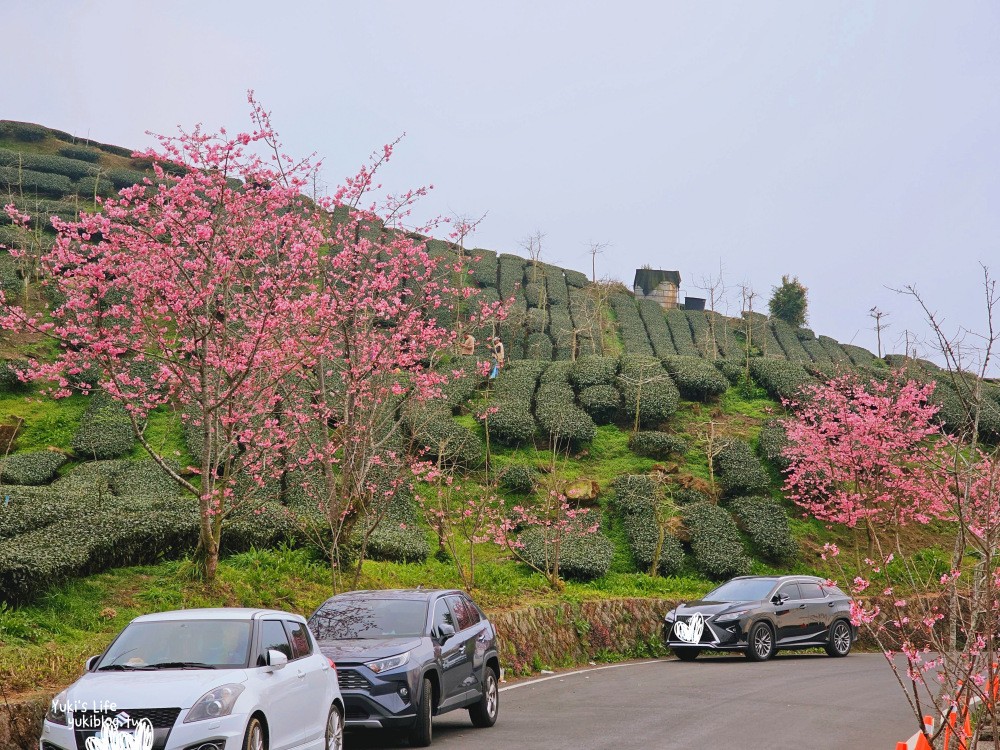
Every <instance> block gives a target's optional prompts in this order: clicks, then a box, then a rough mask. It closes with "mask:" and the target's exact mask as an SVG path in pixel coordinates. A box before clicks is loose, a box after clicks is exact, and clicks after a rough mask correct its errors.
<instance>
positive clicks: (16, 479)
mask: <svg viewBox="0 0 1000 750" xmlns="http://www.w3.org/2000/svg"><path fill="white" fill-rule="evenodd" d="M64 463H66V456H64V455H63V454H62V453H56V452H54V451H33V452H31V453H15V454H14V455H12V456H9V457H8V458H7V460H6V461H4V464H3V470H2V471H0V482H3V483H5V484H26V485H38V484H47V483H48V482H51V481H52V480H53V479H54V478H55V476H56V472H57V471H58V470H59V467H60V466H62V465H63V464H64Z"/></svg>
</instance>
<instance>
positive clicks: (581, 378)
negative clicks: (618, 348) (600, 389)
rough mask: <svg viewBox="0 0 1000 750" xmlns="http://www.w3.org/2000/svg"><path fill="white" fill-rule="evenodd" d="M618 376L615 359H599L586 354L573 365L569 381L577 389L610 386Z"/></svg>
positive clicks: (599, 357)
mask: <svg viewBox="0 0 1000 750" xmlns="http://www.w3.org/2000/svg"><path fill="white" fill-rule="evenodd" d="M617 374H618V360H617V359H616V358H615V357H601V356H597V355H593V354H587V355H584V356H582V357H579V358H578V359H577V360H576V362H574V363H573V371H572V373H570V380H571V381H572V383H573V385H575V386H576V387H577V388H580V389H583V388H587V387H588V386H592V385H611V384H613V383H614V382H615V375H617Z"/></svg>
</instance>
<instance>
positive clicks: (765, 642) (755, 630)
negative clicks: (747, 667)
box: [747, 622, 774, 661]
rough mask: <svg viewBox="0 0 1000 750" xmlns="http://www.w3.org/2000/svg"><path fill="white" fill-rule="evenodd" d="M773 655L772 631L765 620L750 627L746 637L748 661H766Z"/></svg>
mask: <svg viewBox="0 0 1000 750" xmlns="http://www.w3.org/2000/svg"><path fill="white" fill-rule="evenodd" d="M772 656H774V633H773V632H772V631H771V626H770V625H768V624H767V623H766V622H758V623H757V624H756V625H754V626H753V627H752V628H750V635H749V637H748V638H747V658H748V659H749V660H750V661H767V660H768V659H770V658H771V657H772Z"/></svg>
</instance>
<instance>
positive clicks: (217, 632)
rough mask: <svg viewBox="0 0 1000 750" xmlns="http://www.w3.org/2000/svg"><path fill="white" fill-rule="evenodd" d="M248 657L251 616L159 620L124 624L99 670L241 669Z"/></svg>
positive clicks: (99, 665)
mask: <svg viewBox="0 0 1000 750" xmlns="http://www.w3.org/2000/svg"><path fill="white" fill-rule="evenodd" d="M249 659H250V622H249V621H248V620H160V621H154V622H133V623H132V624H131V625H129V626H128V627H127V628H125V630H123V631H122V633H121V635H119V636H118V638H116V639H115V642H114V643H112V644H111V648H109V649H108V652H107V653H106V654H105V655H104V658H102V659H101V661H100V663H99V664H98V665H97V670H98V671H112V670H122V671H124V670H127V669H142V670H150V669H238V668H245V667H246V666H247V664H248V662H249Z"/></svg>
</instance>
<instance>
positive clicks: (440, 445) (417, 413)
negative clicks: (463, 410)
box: [406, 402, 483, 468]
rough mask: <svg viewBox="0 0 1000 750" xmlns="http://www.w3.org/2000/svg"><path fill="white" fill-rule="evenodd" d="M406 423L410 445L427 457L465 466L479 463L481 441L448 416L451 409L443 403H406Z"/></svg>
mask: <svg viewBox="0 0 1000 750" xmlns="http://www.w3.org/2000/svg"><path fill="white" fill-rule="evenodd" d="M406 426H407V430H408V432H409V434H410V438H411V440H412V441H413V445H414V446H415V447H416V448H418V449H420V450H421V451H423V455H425V456H426V457H427V458H429V459H431V460H441V461H442V462H444V464H445V465H447V466H455V465H458V466H465V467H468V468H473V467H476V466H478V465H479V464H480V463H482V460H483V444H482V441H481V440H480V439H479V435H477V434H476V433H474V432H473V431H472V430H470V429H469V428H467V427H463V426H462V425H460V424H458V423H457V422H456V421H455V420H454V419H452V418H451V409H449V408H448V406H447V405H445V404H441V403H439V402H430V403H425V404H419V405H417V404H414V405H410V406H408V407H407V409H406Z"/></svg>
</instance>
